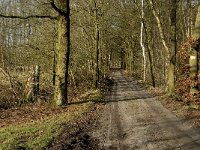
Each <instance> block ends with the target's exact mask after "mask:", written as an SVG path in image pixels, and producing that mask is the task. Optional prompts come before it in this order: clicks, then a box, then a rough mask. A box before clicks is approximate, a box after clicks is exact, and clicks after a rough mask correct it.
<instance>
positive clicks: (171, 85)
mask: <svg viewBox="0 0 200 150" xmlns="http://www.w3.org/2000/svg"><path fill="white" fill-rule="evenodd" d="M171 5H172V10H171V45H172V47H171V58H170V64H169V68H168V94H169V95H174V92H175V65H176V64H175V63H176V53H177V40H176V34H177V27H176V10H177V1H176V0H172V1H171Z"/></svg>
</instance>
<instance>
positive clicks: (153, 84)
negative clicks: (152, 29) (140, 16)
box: [143, 20, 156, 87]
mask: <svg viewBox="0 0 200 150" xmlns="http://www.w3.org/2000/svg"><path fill="white" fill-rule="evenodd" d="M143 24H144V31H145V35H146V38H147V52H148V56H149V63H150V64H149V66H150V73H151V81H152V86H153V87H156V83H155V76H154V67H153V61H152V55H151V47H150V39H149V35H148V32H147V27H146V25H145V22H144V20H143Z"/></svg>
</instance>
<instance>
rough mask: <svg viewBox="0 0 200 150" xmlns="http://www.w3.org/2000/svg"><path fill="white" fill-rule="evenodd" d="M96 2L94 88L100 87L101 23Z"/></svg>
mask: <svg viewBox="0 0 200 150" xmlns="http://www.w3.org/2000/svg"><path fill="white" fill-rule="evenodd" d="M94 4H95V10H94V24H95V31H94V32H95V33H94V49H95V54H96V57H95V59H96V60H95V73H94V81H93V82H94V88H97V87H98V84H99V25H98V23H99V22H98V9H97V3H96V2H94Z"/></svg>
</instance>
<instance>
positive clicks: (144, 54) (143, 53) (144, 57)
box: [140, 0, 146, 82]
mask: <svg viewBox="0 0 200 150" xmlns="http://www.w3.org/2000/svg"><path fill="white" fill-rule="evenodd" d="M143 9H144V0H142V7H141V31H140V46H141V48H142V56H143V81H144V82H145V81H146V53H145V47H144V44H143V29H144V22H143V20H144V10H143Z"/></svg>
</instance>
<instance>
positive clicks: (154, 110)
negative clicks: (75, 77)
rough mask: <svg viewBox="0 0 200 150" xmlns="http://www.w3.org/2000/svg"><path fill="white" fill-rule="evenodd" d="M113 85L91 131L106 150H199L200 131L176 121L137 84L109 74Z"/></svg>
mask: <svg viewBox="0 0 200 150" xmlns="http://www.w3.org/2000/svg"><path fill="white" fill-rule="evenodd" d="M110 77H111V78H112V80H113V85H112V87H111V90H110V92H109V94H108V95H107V96H106V101H107V102H108V103H107V104H106V106H105V110H104V111H103V114H102V116H101V117H100V119H99V125H98V127H97V128H95V129H94V131H92V132H91V135H92V137H93V138H96V139H98V140H99V141H100V143H99V147H100V149H105V150H172V149H178V150H179V149H181V150H182V149H183V150H200V130H199V129H197V128H193V127H192V125H190V124H189V123H188V122H186V121H184V120H183V119H180V118H177V117H176V116H175V114H173V113H172V112H171V111H169V110H167V109H166V108H164V107H163V106H162V104H161V103H160V102H159V101H158V100H157V99H156V98H155V97H152V96H151V95H150V94H148V93H147V92H146V91H145V90H144V89H143V88H142V87H140V86H139V85H138V84H137V82H136V81H132V80H131V79H129V78H125V77H123V75H122V73H121V72H120V71H116V70H115V71H112V73H111V74H110Z"/></svg>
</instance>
